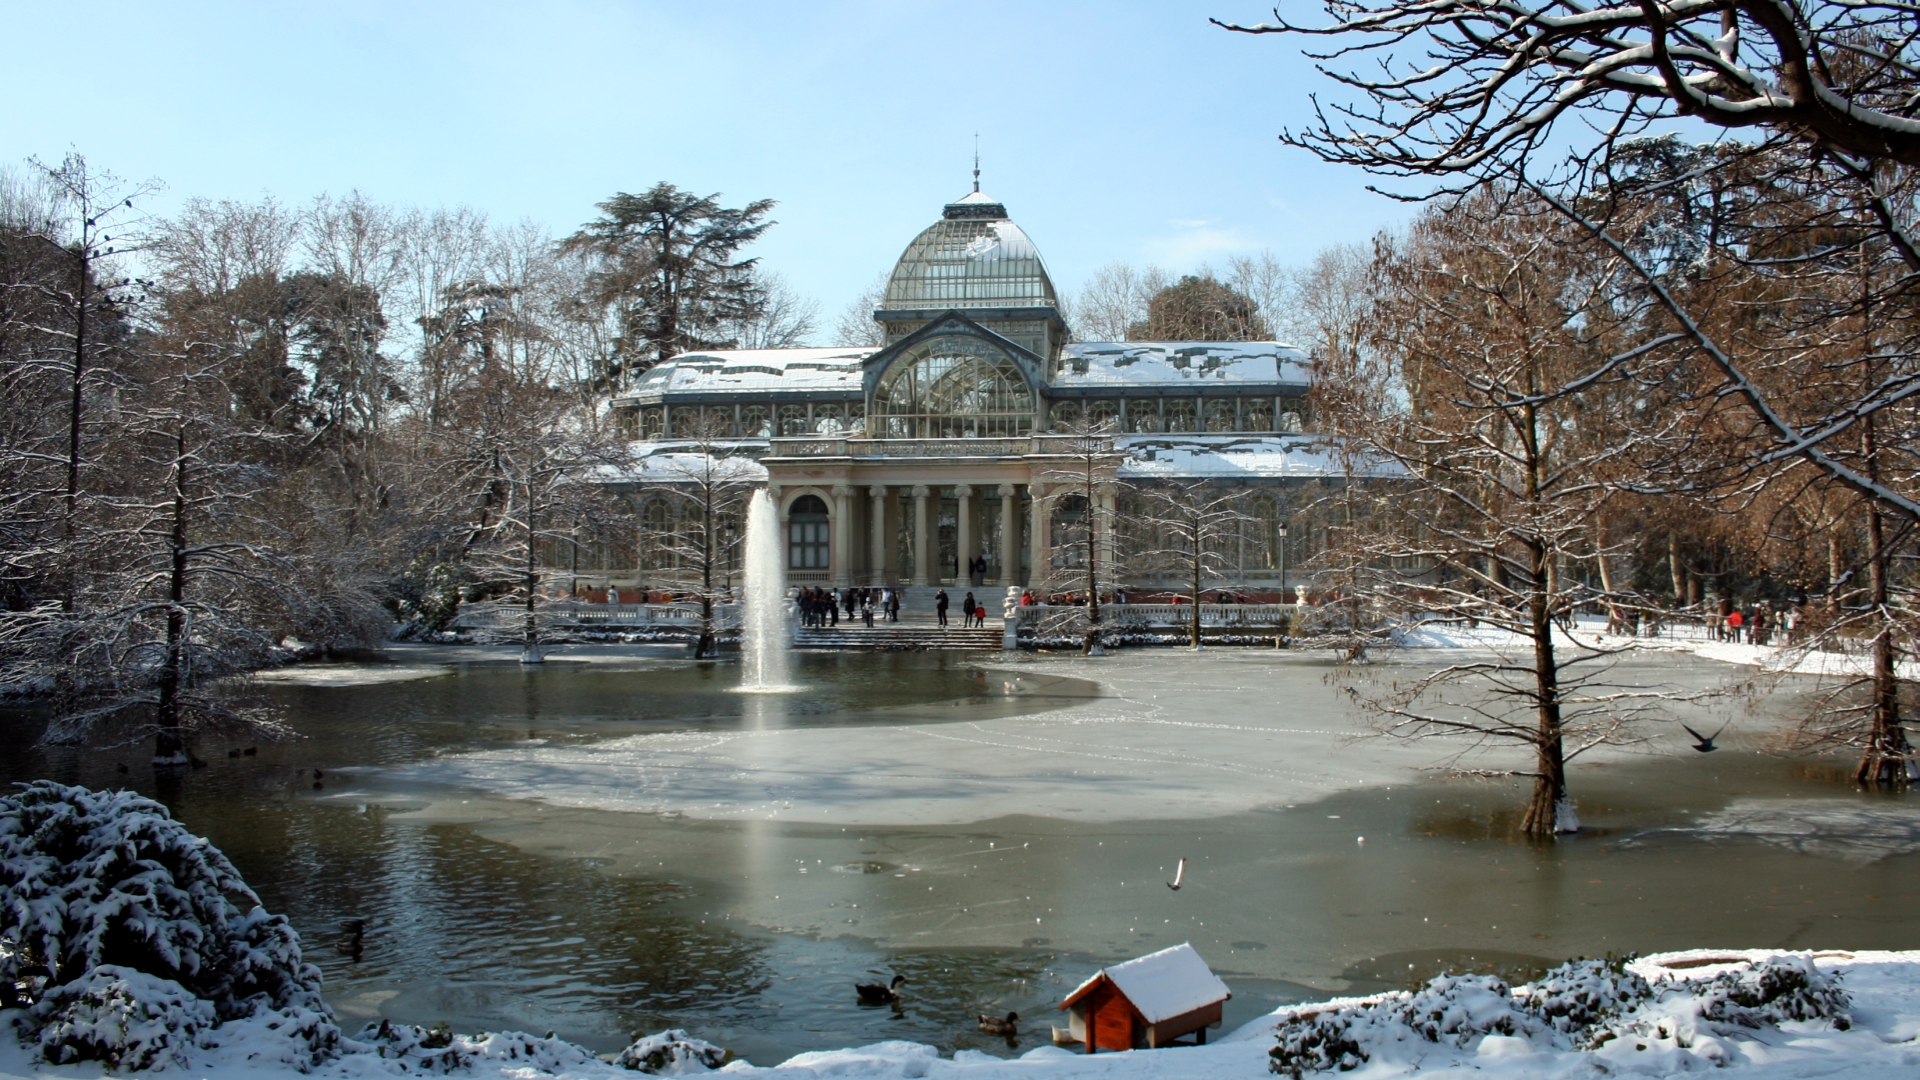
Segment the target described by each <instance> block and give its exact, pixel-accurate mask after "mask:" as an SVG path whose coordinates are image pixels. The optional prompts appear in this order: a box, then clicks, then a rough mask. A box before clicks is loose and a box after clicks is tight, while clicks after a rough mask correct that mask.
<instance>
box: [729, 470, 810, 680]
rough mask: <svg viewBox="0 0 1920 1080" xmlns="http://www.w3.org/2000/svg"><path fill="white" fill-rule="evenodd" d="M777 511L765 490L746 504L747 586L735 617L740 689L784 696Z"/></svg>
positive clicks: (783, 598)
mask: <svg viewBox="0 0 1920 1080" xmlns="http://www.w3.org/2000/svg"><path fill="white" fill-rule="evenodd" d="M780 549H781V543H780V511H779V510H778V509H776V508H775V506H774V504H773V496H771V495H769V494H767V492H766V491H765V489H762V490H759V491H756V492H754V493H753V498H752V500H751V501H749V502H748V504H747V559H746V569H747V588H746V597H745V600H746V603H745V605H744V610H743V612H742V613H741V619H740V692H741V693H743V694H786V693H791V692H793V691H795V690H798V689H800V687H797V686H793V685H791V684H790V683H788V682H787V613H786V606H787V575H786V570H785V560H784V559H783V558H782V557H781V556H782V554H783V552H782V551H781V550H780Z"/></svg>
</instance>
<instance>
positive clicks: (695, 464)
mask: <svg viewBox="0 0 1920 1080" xmlns="http://www.w3.org/2000/svg"><path fill="white" fill-rule="evenodd" d="M766 447H767V444H766V443H765V442H764V441H756V440H752V439H746V440H742V441H740V442H738V443H731V442H730V443H726V444H724V445H723V446H717V447H716V449H724V450H729V451H733V452H732V453H727V454H724V455H722V456H719V457H716V458H714V459H713V462H712V466H711V468H712V472H711V473H709V472H708V468H709V466H708V462H707V458H706V455H704V454H701V453H700V452H699V451H698V449H697V448H696V447H693V446H691V445H689V444H687V443H676V442H674V441H672V440H668V441H665V442H659V443H651V442H636V443H633V444H632V448H633V454H634V456H633V457H632V458H631V459H630V461H629V462H628V463H627V464H626V465H624V466H623V467H614V466H606V467H604V468H602V469H600V470H598V472H599V478H600V479H601V480H603V481H608V482H619V481H625V482H628V483H636V484H641V483H655V484H676V483H679V484H684V483H691V482H695V481H704V480H707V479H711V480H712V481H714V482H716V483H742V484H763V483H765V482H766V480H767V467H766V466H765V465H762V464H760V462H759V461H758V460H757V457H756V456H755V455H757V454H760V453H763V452H765V450H766Z"/></svg>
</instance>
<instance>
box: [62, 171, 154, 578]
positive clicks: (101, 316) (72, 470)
mask: <svg viewBox="0 0 1920 1080" xmlns="http://www.w3.org/2000/svg"><path fill="white" fill-rule="evenodd" d="M31 163H32V165H33V167H34V168H35V169H37V170H38V171H39V173H40V175H41V177H42V179H43V181H44V183H45V185H46V187H47V188H48V189H49V190H51V191H52V193H53V195H54V199H55V206H56V207H57V208H58V210H59V216H58V217H56V218H54V219H52V220H50V221H48V222H47V224H48V225H51V226H52V228H51V229H50V230H48V231H45V232H42V233H40V234H38V237H37V238H38V239H40V240H41V241H43V242H45V243H48V244H52V245H55V246H57V247H59V248H61V249H63V250H64V251H65V252H66V253H67V255H68V257H69V260H70V262H71V268H70V276H67V277H66V278H65V280H46V279H43V280H41V281H40V282H38V283H37V284H36V285H35V286H34V287H35V288H36V289H37V291H38V292H39V293H40V298H41V300H42V304H40V305H37V306H36V308H35V310H38V311H41V312H45V313H48V314H50V315H51V316H52V318H51V319H49V320H47V321H46V322H44V323H42V324H41V325H39V326H36V327H35V328H34V329H35V331H36V332H37V333H38V334H39V335H41V336H43V337H46V338H50V339H53V340H56V341H59V342H61V343H63V344H64V345H65V347H66V348H65V351H66V354H67V360H68V362H69V370H68V380H67V381H68V399H67V445H66V489H65V495H64V502H63V508H62V515H61V534H62V543H63V544H64V545H65V546H66V547H67V548H68V549H69V554H68V556H67V561H68V566H67V567H66V568H65V573H64V574H63V575H62V576H63V577H64V579H65V581H66V584H65V586H64V588H63V602H65V603H66V604H67V605H68V606H71V604H72V597H73V592H74V589H75V582H74V579H73V571H74V570H75V569H77V567H76V566H75V565H74V560H73V555H72V553H71V548H72V546H73V544H74V542H75V540H76V538H77V537H76V531H77V528H78V523H79V514H80V489H81V478H80V473H81V470H82V468H83V466H84V464H85V462H84V458H83V454H82V449H83V448H82V443H83V433H84V429H85V426H86V422H85V414H86V399H87V391H88V385H89V375H90V374H91V373H92V371H93V370H94V369H96V368H98V367H100V366H101V365H102V363H103V362H105V358H104V356H101V355H99V354H102V353H105V352H106V351H107V350H110V349H112V348H114V347H115V346H116V345H118V344H120V343H121V340H122V339H123V337H124V330H125V328H126V306H127V305H128V304H129V303H131V302H132V301H133V299H134V296H133V293H134V291H135V282H134V281H133V280H132V279H131V278H129V277H127V276H125V275H124V274H121V273H119V272H118V268H117V266H116V265H115V263H114V256H115V255H116V254H121V253H125V252H129V251H133V250H136V249H137V248H138V247H139V244H138V243H137V242H135V239H134V236H133V235H131V234H130V230H132V229H136V228H137V224H136V221H137V219H135V218H134V217H133V214H134V212H135V207H134V202H135V200H138V199H144V198H145V197H146V196H148V195H150V194H152V193H153V192H155V191H157V190H158V189H159V186H160V185H159V183H158V182H157V181H151V180H149V181H147V182H145V183H140V184H129V183H127V182H125V181H123V180H121V179H120V178H119V177H117V176H114V175H113V174H112V173H109V172H105V171H103V170H100V169H97V168H94V167H92V166H90V165H88V164H87V159H86V158H85V157H83V156H81V155H80V154H78V153H69V154H68V155H67V156H66V157H65V158H64V159H62V160H61V162H60V164H59V165H58V166H50V165H45V164H43V163H41V162H40V161H39V160H38V159H34V160H32V162H31Z"/></svg>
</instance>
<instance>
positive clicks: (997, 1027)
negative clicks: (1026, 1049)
mask: <svg viewBox="0 0 1920 1080" xmlns="http://www.w3.org/2000/svg"><path fill="white" fill-rule="evenodd" d="M1019 1021H1020V1014H1019V1013H1014V1012H1010V1013H1008V1014H1007V1018H1006V1019H1005V1020H1001V1019H999V1018H998V1017H993V1016H988V1015H986V1014H984V1013H982V1014H981V1016H980V1030H981V1031H984V1032H986V1033H987V1034H988V1035H1005V1036H1006V1037H1007V1038H1009V1039H1011V1038H1013V1037H1014V1036H1016V1035H1018V1034H1020V1029H1019V1028H1018V1027H1015V1026H1014V1025H1015V1024H1017V1023H1019Z"/></svg>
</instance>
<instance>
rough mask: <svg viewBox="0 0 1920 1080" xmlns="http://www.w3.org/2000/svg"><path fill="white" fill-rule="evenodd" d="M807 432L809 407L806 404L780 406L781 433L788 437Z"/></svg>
mask: <svg viewBox="0 0 1920 1080" xmlns="http://www.w3.org/2000/svg"><path fill="white" fill-rule="evenodd" d="M806 433H807V407H806V406H805V405H782V406H780V434H781V435H783V436H786V437H788V438H792V437H793V436H795V435H805V434H806Z"/></svg>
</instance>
